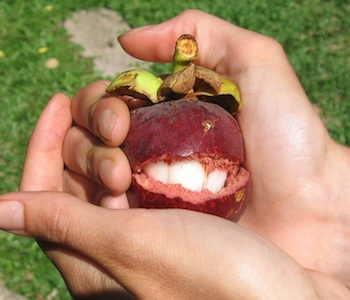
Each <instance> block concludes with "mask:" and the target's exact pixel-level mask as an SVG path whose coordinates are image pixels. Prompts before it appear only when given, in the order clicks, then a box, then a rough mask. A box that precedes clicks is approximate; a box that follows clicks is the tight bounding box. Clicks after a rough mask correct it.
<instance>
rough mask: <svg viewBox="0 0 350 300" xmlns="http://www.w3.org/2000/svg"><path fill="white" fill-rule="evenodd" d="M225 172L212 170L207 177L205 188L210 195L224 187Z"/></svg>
mask: <svg viewBox="0 0 350 300" xmlns="http://www.w3.org/2000/svg"><path fill="white" fill-rule="evenodd" d="M226 177H227V172H226V171H224V170H218V169H216V170H214V171H213V172H211V173H210V174H209V175H208V178H207V181H206V183H205V187H206V188H207V189H208V190H209V191H211V192H212V193H214V194H215V193H218V192H219V191H220V190H221V189H222V188H223V187H224V185H225V182H226Z"/></svg>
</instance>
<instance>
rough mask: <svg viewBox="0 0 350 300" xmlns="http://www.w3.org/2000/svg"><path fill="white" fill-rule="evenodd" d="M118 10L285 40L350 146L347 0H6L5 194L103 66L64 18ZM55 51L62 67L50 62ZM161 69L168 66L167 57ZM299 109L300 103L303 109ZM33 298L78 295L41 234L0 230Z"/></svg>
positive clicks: (6, 256) (14, 272)
mask: <svg viewBox="0 0 350 300" xmlns="http://www.w3.org/2000/svg"><path fill="white" fill-rule="evenodd" d="M102 7H104V8H109V9H112V10H115V11H117V12H118V13H119V14H120V15H122V16H123V18H124V19H125V20H126V22H127V23H128V24H129V25H130V26H131V27H137V26H142V25H147V24H152V23H158V22H161V21H164V20H167V19H169V18H171V17H173V16H175V15H177V14H178V13H180V12H181V11H183V10H185V9H189V8H197V9H201V10H203V11H207V12H209V13H211V14H213V15H216V16H218V17H221V18H223V19H225V20H227V21H230V22H233V23H235V24H237V25H240V26H242V27H245V28H248V29H251V30H254V31H258V32H260V33H263V34H266V35H269V36H272V37H274V38H275V39H277V40H278V41H279V42H280V43H281V44H282V45H283V47H284V48H285V50H286V52H287V55H288V56H289V58H290V60H291V62H292V64H293V66H294V68H295V69H296V72H297V74H298V76H299V78H300V80H301V82H302V84H303V86H304V88H305V91H306V93H307V94H308V95H309V97H310V99H311V100H312V102H313V103H315V105H317V107H318V109H319V111H320V113H321V114H322V118H323V119H324V120H325V122H326V124H327V127H328V129H329V131H330V133H331V135H332V136H333V137H334V139H335V140H337V141H338V142H340V143H342V144H346V145H350V97H349V95H350V85H349V83H350V67H349V65H350V37H349V28H350V18H349V15H350V3H349V1H344V0H333V1H331V0H329V1H326V0H300V1H285V0H270V1H263V0H252V1H246V0H235V1H229V0H220V1H212V0H177V1H166V0H130V1H117V0H115V1H112V0H111V1H108V0H104V1H98V0H87V1H71V0H60V1H57V0H56V1H44V0H28V1H22V0H2V1H1V2H0V95H1V96H0V182H1V186H0V192H1V193H4V192H7V191H14V190H16V189H17V187H18V183H19V178H20V173H21V168H22V164H23V160H24V155H25V150H26V145H27V141H28V138H29V136H30V134H31V131H32V129H33V126H34V124H35V122H36V120H37V118H38V116H39V114H40V112H41V110H42V108H43V107H44V105H45V103H46V102H47V101H48V99H49V98H50V97H51V95H52V94H53V93H55V92H65V93H67V94H69V95H72V94H73V93H74V92H75V91H76V90H77V89H79V88H80V87H81V86H83V85H85V84H87V83H89V82H91V81H93V80H97V79H101V74H99V73H97V72H96V71H94V70H93V68H92V61H91V59H88V58H84V57H83V56H82V55H81V50H82V49H81V48H80V47H79V46H77V45H74V44H72V43H70V42H69V36H68V35H67V33H66V32H65V31H64V29H63V27H62V23H63V21H64V20H65V19H67V18H69V17H70V16H71V15H72V13H74V12H75V11H78V10H81V9H89V10H90V9H91V10H97V9H99V8H102ZM49 58H56V59H57V60H58V61H59V63H60V64H59V66H58V67H57V68H54V69H49V68H47V67H46V66H45V63H46V61H47V60H48V59H49ZM153 69H154V70H160V67H159V66H158V65H156V66H154V67H153ZM296 109H297V107H296ZM1 281H3V282H4V283H5V284H6V286H8V287H9V288H10V289H12V290H14V291H16V292H18V293H21V294H22V295H24V296H26V297H28V298H29V299H37V300H38V299H70V297H69V295H68V293H67V291H66V289H65V285H64V282H63V280H62V279H61V278H60V276H59V274H58V273H57V271H56V270H55V269H54V267H53V266H52V265H51V264H50V263H49V262H48V261H47V259H46V257H45V256H44V255H43V254H42V253H41V252H40V250H39V248H38V246H37V245H36V243H35V241H33V240H31V239H25V238H19V237H15V236H13V235H11V234H7V233H4V232H0V282H1Z"/></svg>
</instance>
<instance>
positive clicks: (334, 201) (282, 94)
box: [120, 11, 350, 286]
mask: <svg viewBox="0 0 350 300" xmlns="http://www.w3.org/2000/svg"><path fill="white" fill-rule="evenodd" d="M194 20H195V21H194ZM183 33H190V34H193V35H194V36H195V37H196V39H197V41H198V45H199V57H198V64H200V65H203V66H205V67H208V68H211V69H214V70H216V71H217V72H218V73H220V74H222V75H224V76H226V77H229V78H230V79H232V80H233V81H234V82H236V83H237V84H238V86H239V88H240V91H241V96H242V103H243V109H242V111H241V113H240V114H239V116H238V120H239V123H240V126H241V129H242V132H243V136H244V142H245V148H246V165H247V169H248V170H249V171H250V173H251V177H252V198H251V201H250V204H249V206H248V209H247V211H246V212H245V214H244V216H243V218H242V220H241V221H240V224H241V225H242V226H245V227H247V228H249V229H251V230H253V231H256V232H258V233H259V234H261V235H263V236H265V237H266V238H268V239H269V240H271V241H273V242H274V243H275V244H277V245H278V246H279V247H281V248H282V249H284V250H285V251H286V252H288V253H289V254H290V255H292V256H293V257H294V258H295V259H297V261H298V262H299V263H301V264H302V265H303V266H305V267H308V268H311V269H316V270H320V271H323V272H326V273H328V274H332V275H333V276H335V277H337V278H339V279H340V280H342V281H343V282H344V283H346V284H347V285H348V286H350V273H349V272H350V271H349V270H350V268H349V261H348V258H347V257H348V255H347V254H346V253H348V251H349V250H350V249H349V247H350V244H349V242H348V241H349V240H350V236H349V232H348V230H347V229H346V228H347V227H348V225H349V222H350V214H348V213H346V212H345V211H344V209H345V210H346V211H349V209H350V207H349V206H350V203H349V195H350V188H349V184H348V183H347V182H348V180H349V177H350V176H349V167H348V166H349V157H350V156H349V149H347V148H345V147H342V146H340V145H337V144H336V143H335V142H334V141H333V140H332V139H331V138H330V137H329V135H328V133H327V130H326V129H325V127H324V125H323V124H322V122H321V120H320V118H319V116H318V115H317V114H316V112H315V110H314V108H313V106H312V105H311V104H310V101H309V100H308V98H307V96H306V94H305V92H304V90H303V88H302V86H301V85H300V83H299V81H298V78H297V76H296V74H295V72H294V70H293V68H292V66H291V65H290V63H289V62H288V59H287V56H286V54H285V53H284V51H283V49H282V47H281V45H280V44H278V43H277V42H276V41H275V40H273V39H271V38H269V37H266V36H263V35H260V34H258V33H254V32H251V31H248V30H245V29H242V28H239V27H237V26H235V25H233V24H230V23H228V22H225V21H223V20H221V19H218V18H215V17H212V16H208V15H207V14H205V13H203V12H199V11H187V12H184V13H182V14H181V15H180V16H178V17H176V18H174V19H172V20H169V21H167V22H165V23H163V24H160V25H157V26H151V27H145V28H141V29H140V28H139V29H136V30H135V31H133V32H131V33H127V34H125V35H122V36H121V37H120V42H121V45H122V46H123V48H124V49H125V50H126V51H127V52H128V53H129V54H131V55H133V56H135V57H137V58H139V59H144V60H150V61H157V62H169V61H171V58H172V53H173V45H174V43H175V41H176V39H177V37H178V36H180V35H181V34H183ZM159 41H162V42H161V43H160V42H159Z"/></svg>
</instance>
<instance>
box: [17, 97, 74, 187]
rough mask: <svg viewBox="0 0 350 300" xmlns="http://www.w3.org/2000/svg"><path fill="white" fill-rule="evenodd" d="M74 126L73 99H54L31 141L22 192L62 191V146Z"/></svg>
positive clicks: (44, 113)
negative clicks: (68, 131)
mask: <svg viewBox="0 0 350 300" xmlns="http://www.w3.org/2000/svg"><path fill="white" fill-rule="evenodd" d="M71 124H72V117H71V109H70V99H69V98H68V97H67V96H66V95H64V94H57V95H55V96H53V97H52V99H51V100H50V101H49V103H48V104H47V105H46V107H45V108H44V110H43V112H42V114H41V116H40V118H39V120H38V123H37V124H36V126H35V129H34V131H33V134H32V136H31V138H30V141H29V145H28V150H27V155H26V161H25V164H24V168H23V174H22V179H21V184H20V190H22V191H33V190H61V189H62V185H63V183H62V180H63V176H62V175H63V159H62V145H63V140H64V137H65V135H66V132H67V130H68V129H69V128H70V126H71Z"/></svg>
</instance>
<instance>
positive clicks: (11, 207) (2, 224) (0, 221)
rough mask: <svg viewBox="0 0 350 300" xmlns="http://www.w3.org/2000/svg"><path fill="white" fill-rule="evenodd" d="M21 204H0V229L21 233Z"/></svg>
mask: <svg viewBox="0 0 350 300" xmlns="http://www.w3.org/2000/svg"><path fill="white" fill-rule="evenodd" d="M23 211H24V210H23V204H22V203H21V202H17V201H2V202H0V229H2V230H6V231H21V230H23V229H24V212H23Z"/></svg>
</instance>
